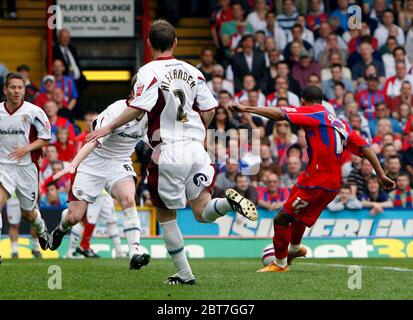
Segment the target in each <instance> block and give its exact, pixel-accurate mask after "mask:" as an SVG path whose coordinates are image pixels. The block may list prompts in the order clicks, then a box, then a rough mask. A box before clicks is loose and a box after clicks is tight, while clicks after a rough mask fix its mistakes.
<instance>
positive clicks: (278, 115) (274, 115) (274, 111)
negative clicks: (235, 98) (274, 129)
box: [228, 103, 287, 120]
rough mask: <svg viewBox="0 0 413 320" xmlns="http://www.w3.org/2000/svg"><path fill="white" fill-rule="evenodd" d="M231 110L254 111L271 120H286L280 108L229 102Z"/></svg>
mask: <svg viewBox="0 0 413 320" xmlns="http://www.w3.org/2000/svg"><path fill="white" fill-rule="evenodd" d="M228 108H229V109H230V110H231V111H238V112H249V113H255V114H258V115H260V116H263V117H266V118H268V119H273V120H287V118H286V116H285V115H284V113H283V112H282V111H281V109H280V108H277V107H274V108H267V107H251V106H244V105H242V104H239V103H237V104H231V105H229V106H228Z"/></svg>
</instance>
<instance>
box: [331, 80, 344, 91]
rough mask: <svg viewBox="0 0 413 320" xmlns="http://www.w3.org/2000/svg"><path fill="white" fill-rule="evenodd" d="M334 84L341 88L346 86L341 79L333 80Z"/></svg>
mask: <svg viewBox="0 0 413 320" xmlns="http://www.w3.org/2000/svg"><path fill="white" fill-rule="evenodd" d="M336 86H340V87H341V88H343V89H344V90H345V89H346V86H345V85H344V83H343V82H341V81H334V87H336Z"/></svg>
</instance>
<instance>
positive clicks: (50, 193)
mask: <svg viewBox="0 0 413 320" xmlns="http://www.w3.org/2000/svg"><path fill="white" fill-rule="evenodd" d="M67 200H68V196H67V193H65V192H61V191H59V189H58V187H57V184H56V182H55V181H52V182H50V183H49V184H48V185H47V186H46V194H45V195H43V196H42V197H41V198H40V210H63V209H66V208H67Z"/></svg>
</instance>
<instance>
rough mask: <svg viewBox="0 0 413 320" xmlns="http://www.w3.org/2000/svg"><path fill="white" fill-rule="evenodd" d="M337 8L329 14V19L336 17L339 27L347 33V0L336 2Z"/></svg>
mask: <svg viewBox="0 0 413 320" xmlns="http://www.w3.org/2000/svg"><path fill="white" fill-rule="evenodd" d="M337 6H338V8H337V9H336V10H334V11H333V12H331V14H330V17H337V18H338V19H339V21H340V27H341V28H342V29H343V30H345V31H347V30H348V12H347V10H348V6H349V1H348V0H338V1H337Z"/></svg>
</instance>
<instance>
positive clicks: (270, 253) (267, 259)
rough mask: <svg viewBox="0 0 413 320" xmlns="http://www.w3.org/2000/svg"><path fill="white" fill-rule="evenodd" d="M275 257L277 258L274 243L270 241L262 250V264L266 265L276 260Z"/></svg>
mask: <svg viewBox="0 0 413 320" xmlns="http://www.w3.org/2000/svg"><path fill="white" fill-rule="evenodd" d="M274 259H275V252H274V245H273V244H272V243H270V244H269V245H267V246H266V247H265V248H264V250H263V251H262V255H261V261H262V264H263V265H264V266H265V267H266V266H268V265H269V264H271V263H272V262H274Z"/></svg>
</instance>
